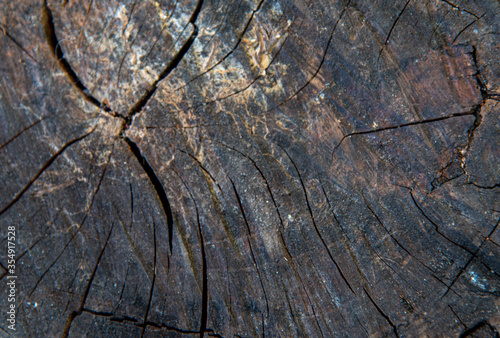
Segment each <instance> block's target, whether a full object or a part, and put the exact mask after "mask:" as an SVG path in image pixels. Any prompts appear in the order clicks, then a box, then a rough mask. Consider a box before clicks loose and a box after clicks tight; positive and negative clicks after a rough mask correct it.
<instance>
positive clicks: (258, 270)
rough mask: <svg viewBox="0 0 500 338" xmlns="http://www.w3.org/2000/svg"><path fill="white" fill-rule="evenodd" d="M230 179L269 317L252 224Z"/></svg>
mask: <svg viewBox="0 0 500 338" xmlns="http://www.w3.org/2000/svg"><path fill="white" fill-rule="evenodd" d="M229 180H230V181H231V184H232V185H233V190H234V194H235V195H236V201H237V202H238V207H239V209H240V212H241V215H242V216H243V221H244V223H245V227H246V229H247V243H248V246H249V248H250V255H251V256H252V260H253V264H254V265H255V270H256V271H257V276H258V277H259V282H260V287H261V289H262V292H263V293H264V300H265V302H266V311H267V317H269V302H268V300H267V293H266V289H265V288H264V283H263V281H262V276H261V274H260V269H259V266H258V265H257V260H256V259H255V253H254V252H253V247H252V243H251V242H250V238H251V237H252V232H251V231H250V226H249V224H248V220H247V217H246V215H245V212H244V211H243V205H242V204H241V198H240V195H239V194H238V190H236V186H235V185H234V182H233V180H231V179H229ZM262 332H265V330H263V331H262Z"/></svg>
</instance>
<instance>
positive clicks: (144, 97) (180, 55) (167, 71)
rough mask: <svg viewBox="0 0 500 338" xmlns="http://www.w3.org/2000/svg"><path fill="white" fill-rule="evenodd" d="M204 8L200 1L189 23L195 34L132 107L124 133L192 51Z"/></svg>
mask: <svg viewBox="0 0 500 338" xmlns="http://www.w3.org/2000/svg"><path fill="white" fill-rule="evenodd" d="M202 6H203V0H198V2H197V4H196V7H195V9H194V11H193V13H192V14H191V17H190V19H189V21H188V24H189V23H190V24H192V25H193V32H192V33H191V35H190V36H189V38H188V39H187V40H186V41H185V42H184V44H183V45H182V47H181V49H180V50H179V51H178V52H177V54H175V56H174V58H173V59H172V60H170V62H169V64H168V65H167V67H165V69H163V71H162V72H161V73H160V74H159V75H158V78H157V79H156V81H155V82H153V83H152V84H151V85H150V87H149V89H148V90H147V91H146V92H145V93H144V94H143V95H142V97H141V98H140V99H139V100H138V101H137V102H136V103H135V104H134V105H133V106H132V107H130V109H129V111H128V113H127V116H126V117H125V119H126V121H125V123H124V125H123V128H122V133H123V131H124V130H125V129H126V128H128V125H129V124H130V123H131V121H132V119H133V117H134V115H135V114H137V113H139V112H140V111H141V110H142V108H143V107H144V106H145V105H146V104H147V103H148V101H149V99H150V98H151V97H152V96H153V94H154V93H155V92H156V90H157V89H158V84H159V83H160V82H161V81H162V80H163V79H165V78H166V77H167V76H168V75H169V74H170V73H171V72H172V71H173V70H174V69H175V68H177V66H178V65H179V63H180V62H181V61H182V59H183V58H184V56H185V55H186V54H187V53H188V51H189V50H190V49H191V46H192V45H193V42H194V40H195V39H196V37H197V36H198V27H197V26H196V24H195V22H196V19H197V18H198V15H199V14H200V11H201V7H202Z"/></svg>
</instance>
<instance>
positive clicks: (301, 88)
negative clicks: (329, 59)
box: [270, 0, 351, 110]
mask: <svg viewBox="0 0 500 338" xmlns="http://www.w3.org/2000/svg"><path fill="white" fill-rule="evenodd" d="M350 5H351V0H349V2H348V3H347V5H345V6H344V9H343V10H342V12H341V13H340V15H339V18H338V20H337V21H336V22H335V25H333V28H332V31H331V33H330V37H329V39H328V42H327V43H326V47H325V50H324V52H323V56H322V57H321V61H320V63H319V65H318V67H317V68H316V70H315V71H314V74H313V75H312V76H311V78H309V80H307V81H306V83H304V84H303V85H302V87H300V88H299V89H298V90H297V91H295V93H294V94H292V95H291V96H289V97H288V98H286V99H285V100H284V101H282V102H281V103H280V104H278V105H277V106H276V107H274V108H272V109H270V110H273V109H276V108H279V107H281V106H282V105H284V104H285V103H287V102H288V101H290V100H291V99H293V98H294V97H296V96H297V95H298V94H299V93H300V92H301V91H302V90H304V89H305V88H306V87H307V86H308V85H309V84H310V83H311V81H312V80H314V79H315V78H316V76H318V74H319V72H320V70H321V67H323V64H324V63H325V60H326V55H327V54H328V49H329V48H330V44H331V42H332V39H333V35H334V33H335V30H336V29H337V25H338V24H339V22H340V20H342V17H343V16H344V13H345V12H346V11H347V9H348V8H349V6H350Z"/></svg>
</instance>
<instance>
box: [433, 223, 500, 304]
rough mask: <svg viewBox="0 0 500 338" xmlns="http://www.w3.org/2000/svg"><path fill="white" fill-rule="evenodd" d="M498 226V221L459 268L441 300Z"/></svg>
mask: <svg viewBox="0 0 500 338" xmlns="http://www.w3.org/2000/svg"><path fill="white" fill-rule="evenodd" d="M498 225H500V220H499V221H498V222H497V224H496V225H495V226H494V227H493V229H492V230H491V231H490V233H489V234H488V236H486V238H485V239H484V240H483V241H482V242H481V245H480V246H479V247H478V248H477V250H476V251H475V252H474V253H473V255H472V256H471V257H470V258H469V260H468V261H467V263H466V264H465V266H464V267H463V268H461V269H460V271H459V272H458V274H457V275H456V276H455V278H453V280H452V281H451V283H450V285H448V288H447V289H446V292H445V293H444V294H443V296H441V299H442V298H444V297H445V296H446V295H447V294H448V292H449V291H450V290H451V288H452V287H453V285H454V284H455V282H456V281H457V280H458V278H459V277H460V276H461V275H462V273H463V272H464V271H466V270H467V268H468V267H469V265H470V264H471V263H472V261H473V260H474V258H476V257H477V254H478V253H479V251H481V249H482V247H483V245H484V244H485V243H486V242H487V241H488V240H489V239H490V237H491V236H492V235H493V233H494V232H495V231H496V230H497V228H498Z"/></svg>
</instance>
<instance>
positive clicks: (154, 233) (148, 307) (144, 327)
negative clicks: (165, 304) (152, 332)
mask: <svg viewBox="0 0 500 338" xmlns="http://www.w3.org/2000/svg"><path fill="white" fill-rule="evenodd" d="M155 281H156V224H155V221H154V219H153V278H152V281H151V287H150V289H149V299H148V305H147V306H146V313H145V314H144V320H143V327H142V332H141V337H143V336H144V333H145V332H146V327H147V324H146V323H147V322H148V314H149V310H150V309H151V301H152V300H153V291H154V288H155Z"/></svg>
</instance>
